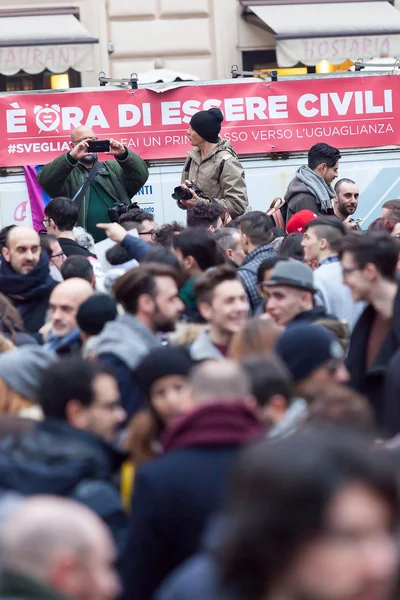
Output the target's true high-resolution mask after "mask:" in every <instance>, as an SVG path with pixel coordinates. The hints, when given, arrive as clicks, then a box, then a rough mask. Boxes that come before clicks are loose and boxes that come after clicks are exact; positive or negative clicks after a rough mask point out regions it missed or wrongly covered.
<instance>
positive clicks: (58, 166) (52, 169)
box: [37, 148, 149, 229]
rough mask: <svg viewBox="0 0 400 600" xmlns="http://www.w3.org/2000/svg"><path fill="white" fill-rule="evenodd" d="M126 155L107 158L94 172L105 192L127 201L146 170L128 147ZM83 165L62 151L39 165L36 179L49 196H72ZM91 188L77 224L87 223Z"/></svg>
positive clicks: (81, 180)
mask: <svg viewBox="0 0 400 600" xmlns="http://www.w3.org/2000/svg"><path fill="white" fill-rule="evenodd" d="M126 150H127V152H128V156H127V157H126V158H123V159H122V160H121V159H119V158H116V159H113V160H106V161H105V162H103V163H102V164H101V167H100V170H99V172H98V174H97V176H96V182H98V183H99V184H100V185H101V186H102V188H103V189H104V190H105V192H106V193H107V194H108V195H109V196H110V197H111V198H112V199H113V200H114V201H115V202H123V203H124V204H130V203H131V198H132V197H133V196H134V195H135V194H137V193H138V191H139V190H140V189H141V188H142V187H143V186H144V184H145V183H146V181H147V179H148V177H149V170H148V168H147V166H146V163H145V162H144V160H142V159H141V158H140V156H138V155H137V154H135V153H134V152H132V151H131V150H128V149H127V148H126ZM85 171H86V169H85V167H84V166H83V165H81V164H80V163H79V162H78V161H76V160H74V159H73V158H71V157H70V155H69V153H68V154H63V155H62V156H59V157H58V158H56V159H54V160H53V161H52V162H51V163H49V164H47V165H45V166H44V167H42V169H40V171H39V173H38V176H37V180H38V183H39V184H40V185H41V186H42V188H43V190H44V191H45V192H46V194H47V195H48V196H50V198H56V197H57V196H65V197H67V198H73V197H74V196H75V194H76V193H77V192H78V190H79V189H80V188H81V187H82V185H83V183H84V181H85ZM89 196H90V188H89V189H88V190H87V192H86V193H85V197H84V198H83V201H82V204H81V210H80V213H79V219H78V225H80V226H81V227H85V229H86V226H87V214H88V207H89Z"/></svg>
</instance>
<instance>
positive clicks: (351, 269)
mask: <svg viewBox="0 0 400 600" xmlns="http://www.w3.org/2000/svg"><path fill="white" fill-rule="evenodd" d="M360 270H361V269H360V267H348V268H347V269H346V268H345V267H343V275H350V273H354V271H360Z"/></svg>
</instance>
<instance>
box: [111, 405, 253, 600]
mask: <svg viewBox="0 0 400 600" xmlns="http://www.w3.org/2000/svg"><path fill="white" fill-rule="evenodd" d="M262 432H263V427H262V425H261V424H260V422H259V420H258V418H257V416H256V414H255V413H254V412H253V411H252V410H251V409H250V408H248V407H247V406H246V405H245V404H244V403H243V404H241V403H237V402H235V403H229V402H221V403H215V404H209V405H206V406H203V407H201V408H199V409H197V410H195V411H194V412H192V413H190V414H189V415H187V416H186V417H184V418H183V419H181V420H180V421H179V422H178V423H177V424H176V425H175V426H174V427H173V428H172V429H171V430H170V431H169V432H167V437H166V438H165V439H164V448H165V454H164V455H163V456H161V457H159V458H156V459H155V460H153V461H151V462H149V463H148V464H146V465H145V466H144V467H142V468H141V469H139V471H138V473H137V476H136V479H135V489H134V493H133V500H132V510H131V515H130V522H129V527H128V545H127V550H126V552H125V554H124V557H123V562H122V569H121V574H122V581H123V589H124V593H123V599H124V600H132V599H133V598H138V599H139V598H140V600H150V599H151V598H152V597H153V594H154V591H155V590H156V589H157V588H158V587H159V585H160V584H161V582H162V581H163V580H164V579H165V578H166V577H167V575H168V574H169V573H171V572H172V571H173V570H174V569H175V568H176V567H178V566H179V565H180V564H182V563H183V562H184V561H185V560H186V559H187V558H189V557H190V556H192V555H193V554H194V553H195V552H196V551H197V550H198V547H199V544H200V542H201V539H202V536H203V534H204V528H205V525H206V523H207V521H208V519H209V517H210V516H211V515H213V514H214V513H215V512H216V511H218V509H219V507H220V504H221V501H222V496H223V492H224V488H225V484H226V481H227V478H228V477H229V475H230V472H231V469H232V467H233V465H234V463H235V460H236V457H237V455H238V452H239V450H240V448H241V447H242V446H243V445H244V444H246V443H248V442H250V441H251V440H253V439H254V438H255V437H257V436H258V435H262Z"/></svg>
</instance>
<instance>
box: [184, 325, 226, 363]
mask: <svg viewBox="0 0 400 600" xmlns="http://www.w3.org/2000/svg"><path fill="white" fill-rule="evenodd" d="M190 356H191V357H192V360H194V361H196V362H199V361H202V360H223V358H224V357H223V356H222V354H221V352H220V351H219V350H218V348H217V347H216V346H214V344H213V343H212V341H211V338H210V333H209V331H208V330H207V329H204V330H203V331H201V332H200V333H199V335H198V336H197V338H196V339H195V341H194V342H193V344H192V345H191V346H190Z"/></svg>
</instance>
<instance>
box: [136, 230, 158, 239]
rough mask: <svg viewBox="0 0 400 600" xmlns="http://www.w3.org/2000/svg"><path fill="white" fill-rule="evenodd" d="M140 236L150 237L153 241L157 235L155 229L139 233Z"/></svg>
mask: <svg viewBox="0 0 400 600" xmlns="http://www.w3.org/2000/svg"><path fill="white" fill-rule="evenodd" d="M139 235H150V236H151V239H154V236H155V235H156V232H155V230H154V229H152V230H151V231H141V232H140V233H139Z"/></svg>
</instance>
